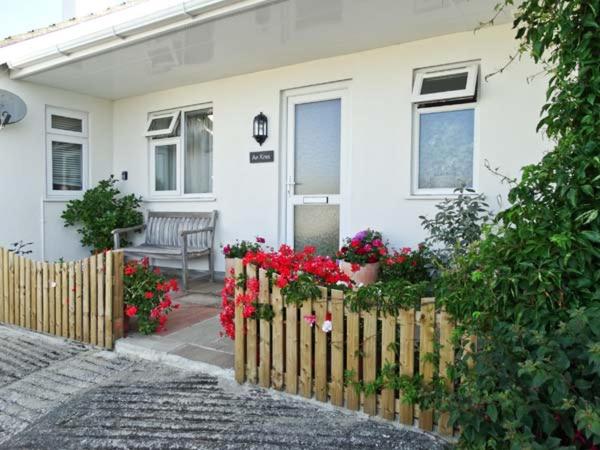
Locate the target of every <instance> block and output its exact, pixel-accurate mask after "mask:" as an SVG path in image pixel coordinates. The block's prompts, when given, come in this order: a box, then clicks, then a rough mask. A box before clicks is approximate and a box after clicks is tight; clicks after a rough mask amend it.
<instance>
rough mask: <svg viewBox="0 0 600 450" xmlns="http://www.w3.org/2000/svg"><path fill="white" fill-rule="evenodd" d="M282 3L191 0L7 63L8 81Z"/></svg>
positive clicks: (257, 0)
mask: <svg viewBox="0 0 600 450" xmlns="http://www.w3.org/2000/svg"><path fill="white" fill-rule="evenodd" d="M280 1H282V0H208V1H207V0H192V1H187V2H181V3H180V4H179V5H178V6H173V7H170V8H167V9H163V10H160V11H158V12H156V13H153V14H150V15H147V16H144V17H142V18H138V19H134V20H129V21H127V22H124V23H122V24H120V25H115V26H113V27H110V28H106V29H103V30H101V31H97V32H95V33H90V34H88V35H84V36H82V37H80V38H77V39H74V40H71V41H67V42H64V43H59V44H58V45H56V46H54V47H51V48H48V49H44V50H42V51H39V52H37V53H35V54H31V55H26V56H24V57H16V58H12V59H10V60H9V61H8V63H7V64H8V67H9V68H10V70H11V78H13V79H22V78H25V77H27V76H30V75H33V74H36V73H39V72H43V71H44V70H49V69H52V68H55V67H58V66H62V65H65V64H69V63H71V62H75V61H78V60H81V59H84V58H88V57H90V56H94V55H97V54H100V53H105V52H107V51H110V50H113V49H116V48H118V47H120V46H122V45H130V44H133V43H136V42H140V41H143V40H146V39H150V38H153V37H156V36H157V35H161V34H165V33H169V32H174V31H178V30H180V29H182V28H185V27H188V26H190V25H196V24H200V23H204V22H209V21H212V20H216V19H219V18H221V17H227V16H230V15H233V14H237V13H241V12H243V11H247V10H249V9H254V8H258V7H260V6H263V5H267V4H271V3H277V2H280Z"/></svg>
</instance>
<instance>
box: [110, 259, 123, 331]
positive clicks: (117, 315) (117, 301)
mask: <svg viewBox="0 0 600 450" xmlns="http://www.w3.org/2000/svg"><path fill="white" fill-rule="evenodd" d="M112 255H113V259H114V264H113V279H114V287H113V300H112V313H113V343H114V341H116V340H117V339H119V338H122V337H123V335H124V323H123V314H124V305H123V301H124V300H123V264H124V255H123V251H121V250H117V251H113V253H112Z"/></svg>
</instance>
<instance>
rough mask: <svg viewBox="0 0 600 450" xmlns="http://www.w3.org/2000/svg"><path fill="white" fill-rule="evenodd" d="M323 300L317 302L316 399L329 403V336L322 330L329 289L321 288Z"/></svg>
mask: <svg viewBox="0 0 600 450" xmlns="http://www.w3.org/2000/svg"><path fill="white" fill-rule="evenodd" d="M319 289H320V290H321V298H320V299H318V300H317V301H316V302H315V316H316V320H317V321H316V323H315V327H314V328H315V353H314V365H315V398H316V399H317V400H319V401H321V402H326V401H327V334H326V333H325V332H324V331H323V330H322V329H321V325H322V324H323V322H324V321H325V317H326V315H327V289H325V288H323V287H321V288H319Z"/></svg>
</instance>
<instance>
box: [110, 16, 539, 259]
mask: <svg viewBox="0 0 600 450" xmlns="http://www.w3.org/2000/svg"><path fill="white" fill-rule="evenodd" d="M514 49H515V41H514V37H513V32H512V30H511V29H510V27H508V26H500V27H494V28H488V29H484V30H482V31H480V32H478V33H476V34H474V33H473V32H466V33H459V34H453V35H447V36H443V37H438V38H432V39H427V40H423V41H417V42H412V43H408V44H402V45H397V46H392V47H386V48H381V49H376V50H372V51H367V52H362V53H355V54H351V55H346V56H340V57H335V58H329V59H323V60H318V61H313V62H309V63H303V64H299V65H294V66H287V67H283V68H279V69H274V70H269V71H264V72H257V73H253V74H248V75H242V76H236V77H232V78H227V79H221V80H217V81H212V82H206V83H202V84H196V85H191V86H184V87H180V88H177V89H171V90H168V91H162V92H156V93H151V94H147V95H144V96H139V97H132V98H126V99H122V100H118V101H116V102H115V104H114V117H113V124H114V155H113V160H114V167H113V170H114V173H120V172H121V171H122V170H127V171H128V172H129V181H127V182H125V183H123V184H122V187H123V189H125V190H126V191H127V192H135V193H138V194H142V195H143V196H144V197H148V193H149V181H148V157H149V151H148V143H147V140H146V138H145V137H144V136H143V132H144V126H145V123H146V119H147V114H148V113H149V112H152V111H160V110H164V109H170V108H175V107H180V106H188V105H194V104H201V103H206V102H212V104H213V108H214V194H215V196H214V197H215V198H214V199H213V201H160V202H152V201H150V202H148V203H146V206H147V208H149V209H153V210H173V211H205V210H212V209H217V210H218V211H219V215H220V216H219V224H218V231H217V239H216V241H217V243H218V244H220V243H227V242H232V241H234V240H235V239H238V238H239V239H243V238H245V239H252V238H253V237H254V236H256V235H261V236H264V237H266V238H267V241H268V242H269V243H271V244H278V243H279V242H280V236H281V229H280V227H281V226H282V222H281V217H280V205H279V200H278V198H279V192H280V188H281V186H280V183H281V181H280V178H279V177H280V173H281V168H280V161H281V156H282V155H281V152H282V151H283V148H284V147H283V146H282V144H281V142H280V127H281V123H280V122H281V121H280V117H281V115H280V108H281V92H282V91H284V90H286V89H290V88H295V87H302V86H309V85H315V84H320V83H327V82H332V81H338V80H350V81H349V82H348V84H349V86H350V96H351V103H352V111H351V124H352V126H351V128H352V129H351V152H350V153H351V163H350V167H349V168H348V169H347V170H349V171H350V184H351V192H350V193H349V215H348V217H349V223H347V224H345V225H346V227H347V229H349V230H352V231H358V230H360V229H362V228H365V227H373V228H376V229H379V230H381V231H382V232H383V233H384V235H385V237H386V238H387V239H389V240H390V242H391V243H392V244H393V245H395V246H414V245H415V244H417V243H418V242H419V241H420V240H421V239H422V238H423V237H424V234H423V231H422V229H421V226H420V220H419V219H418V216H419V215H423V214H432V213H433V212H434V205H435V203H436V202H437V201H439V199H422V198H414V197H411V196H410V183H411V151H412V148H411V145H412V143H411V141H412V137H411V136H412V105H411V102H410V96H411V87H412V76H413V70H414V69H416V68H421V67H427V66H433V65H440V64H445V63H453V62H460V61H466V60H473V59H480V60H481V73H482V75H483V77H485V75H487V74H490V73H492V72H494V71H496V70H497V69H499V68H500V67H502V66H503V65H504V64H505V63H506V61H507V58H508V57H509V55H511V54H513V53H514ZM538 71H539V68H538V67H536V66H534V65H533V63H532V62H531V61H529V60H523V61H520V62H515V63H514V64H512V65H511V66H510V67H509V68H508V69H507V70H506V71H505V72H504V73H502V74H498V75H496V76H494V77H492V78H491V79H490V80H489V81H488V82H485V81H483V80H482V83H481V92H480V96H479V128H478V130H476V132H478V133H479V143H480V145H479V149H478V155H477V159H476V163H477V167H476V171H477V173H478V177H479V187H480V191H482V192H484V193H486V194H487V195H488V197H489V200H490V203H492V205H493V206H495V207H496V209H497V208H498V205H497V202H496V198H497V197H501V198H502V199H503V201H504V205H505V206H506V201H507V200H506V193H507V187H506V186H504V185H502V184H501V182H500V180H499V179H498V178H497V177H496V176H494V175H492V174H491V173H489V172H488V171H487V170H486V169H485V168H484V161H485V160H489V162H490V164H491V165H492V166H493V167H497V166H499V167H500V168H501V170H502V171H503V172H504V173H505V174H507V175H508V176H511V177H516V176H519V175H520V168H521V167H522V166H523V165H525V164H529V163H532V162H535V161H538V160H539V159H540V158H541V156H542V154H543V151H544V150H548V149H549V147H550V146H549V144H548V143H547V142H543V140H542V138H541V137H540V136H539V135H536V133H535V126H536V123H537V121H538V117H539V110H540V107H541V105H542V103H543V99H544V92H545V87H546V81H545V80H544V79H543V78H542V77H537V78H535V79H534V80H533V81H530V82H528V77H530V76H532V75H534V74H536V73H537V72H538ZM260 111H262V112H264V113H265V114H266V115H267V116H268V118H269V129H270V136H269V139H268V140H267V142H266V143H265V144H264V145H263V147H262V148H260V149H261V150H275V163H270V164H252V165H251V164H249V162H248V153H249V152H250V151H252V150H259V147H258V145H257V144H256V143H255V142H254V140H253V139H252V137H251V122H252V118H253V117H254V116H255V115H256V114H258V112H260ZM217 269H218V270H223V262H222V261H221V258H218V259H217Z"/></svg>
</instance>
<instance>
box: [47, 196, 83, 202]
mask: <svg viewBox="0 0 600 450" xmlns="http://www.w3.org/2000/svg"><path fill="white" fill-rule="evenodd" d="M82 197H83V194H80V195H69V196H60V197H59V196H56V197H52V196H46V197H44V203H67V202H70V201H71V200H81V198H82Z"/></svg>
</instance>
